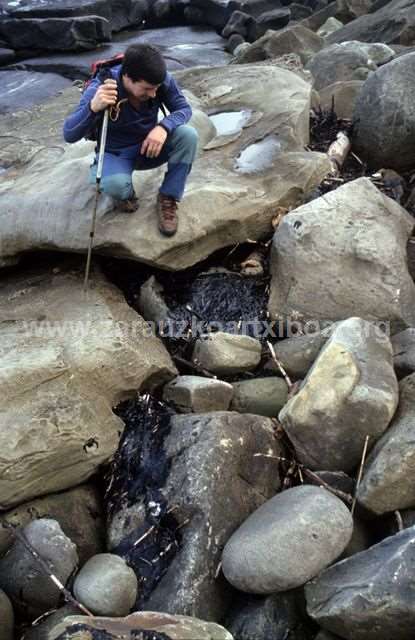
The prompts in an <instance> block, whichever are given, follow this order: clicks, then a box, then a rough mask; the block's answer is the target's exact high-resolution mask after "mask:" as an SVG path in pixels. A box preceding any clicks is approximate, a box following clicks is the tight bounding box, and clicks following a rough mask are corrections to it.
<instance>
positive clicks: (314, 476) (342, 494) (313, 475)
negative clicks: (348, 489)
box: [301, 466, 353, 504]
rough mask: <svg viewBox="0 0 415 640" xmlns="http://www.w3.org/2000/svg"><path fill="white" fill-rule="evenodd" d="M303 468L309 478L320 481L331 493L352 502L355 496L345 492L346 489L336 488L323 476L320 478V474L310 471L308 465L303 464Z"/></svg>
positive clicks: (349, 502)
mask: <svg viewBox="0 0 415 640" xmlns="http://www.w3.org/2000/svg"><path fill="white" fill-rule="evenodd" d="M301 468H302V470H303V473H304V475H305V476H308V477H309V478H311V479H312V480H314V481H315V482H318V484H319V485H320V486H321V487H324V489H327V491H330V492H331V493H333V494H334V495H335V496H337V497H338V498H340V499H341V500H344V502H347V503H348V504H352V501H353V498H352V496H351V495H350V494H349V493H345V492H344V491H341V490H340V489H334V488H333V487H331V486H330V485H329V484H328V483H327V482H325V481H324V480H323V479H322V478H320V476H318V475H317V474H316V473H313V471H310V469H307V468H306V467H303V466H301Z"/></svg>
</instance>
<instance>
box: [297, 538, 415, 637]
mask: <svg viewBox="0 0 415 640" xmlns="http://www.w3.org/2000/svg"><path fill="white" fill-rule="evenodd" d="M414 546H415V527H411V528H410V529H405V530H404V531H401V532H400V533H397V534H396V535H394V536H391V537H390V538H386V539H385V540H383V542H381V543H379V544H376V545H374V546H373V547H371V548H370V549H368V550H367V551H363V552H362V553H358V554H356V555H354V556H352V557H351V558H347V559H346V560H343V561H342V562H338V563H336V564H335V565H333V566H332V567H330V568H329V569H326V571H324V572H323V573H321V574H320V575H319V576H317V578H315V579H314V580H312V581H311V582H310V583H309V584H308V585H306V599H307V611H308V613H309V615H310V616H311V617H312V618H313V619H314V620H315V621H316V622H318V624H320V625H321V626H322V627H324V629H327V630H328V631H330V632H332V633H335V634H338V635H339V636H340V637H341V638H345V639H346V640H390V639H391V638H394V639H395V640H412V638H413V630H414V625H415V600H414V598H413V597H412V594H413V589H414V586H413V563H414Z"/></svg>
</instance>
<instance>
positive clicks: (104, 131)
mask: <svg viewBox="0 0 415 640" xmlns="http://www.w3.org/2000/svg"><path fill="white" fill-rule="evenodd" d="M108 115H109V110H108V109H105V113H104V120H103V122H102V129H101V137H100V141H99V155H98V167H97V177H96V181H97V182H100V181H101V176H102V167H103V165H104V154H105V143H106V140H107V130H108Z"/></svg>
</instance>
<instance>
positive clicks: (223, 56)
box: [17, 26, 230, 80]
mask: <svg viewBox="0 0 415 640" xmlns="http://www.w3.org/2000/svg"><path fill="white" fill-rule="evenodd" d="M138 42H148V43H151V44H154V45H155V46H157V47H159V48H160V50H161V51H162V52H163V55H164V57H165V59H166V63H167V68H168V69H169V71H174V70H178V69H183V68H187V67H192V66H195V65H196V64H198V65H206V66H211V65H221V64H226V63H227V62H228V60H229V59H230V56H229V54H228V53H226V52H225V49H224V46H225V42H224V40H223V39H222V38H221V37H220V36H219V35H217V34H216V33H214V32H212V31H210V30H208V29H206V28H205V27H202V26H194V27H180V26H178V27H171V28H169V29H168V30H166V29H145V30H139V31H137V30H136V31H134V30H127V31H123V32H121V33H119V34H116V35H114V36H113V38H112V42H111V43H108V44H103V45H102V46H101V47H100V49H99V50H94V51H85V52H82V51H81V52H77V53H63V52H61V53H49V55H47V56H45V55H43V56H33V55H31V56H29V57H27V56H26V57H25V58H24V59H23V60H20V61H19V62H18V65H17V66H18V68H19V69H24V70H28V71H42V72H53V73H59V74H62V75H63V76H65V77H67V78H70V79H71V80H76V79H79V78H88V77H89V75H90V73H91V64H92V63H93V62H95V61H96V60H97V59H98V58H99V59H107V58H111V57H112V56H114V55H117V54H118V53H123V52H124V51H125V49H126V48H127V47H128V46H129V45H131V44H134V43H138Z"/></svg>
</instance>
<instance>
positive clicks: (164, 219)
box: [157, 193, 178, 236]
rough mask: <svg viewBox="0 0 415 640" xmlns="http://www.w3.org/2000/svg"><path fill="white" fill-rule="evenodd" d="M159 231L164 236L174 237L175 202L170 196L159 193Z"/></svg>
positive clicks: (175, 223)
mask: <svg viewBox="0 0 415 640" xmlns="http://www.w3.org/2000/svg"><path fill="white" fill-rule="evenodd" d="M157 214H158V219H159V231H160V233H162V234H163V235H164V236H174V234H175V233H176V231H177V224H178V220H177V201H176V200H175V199H174V198H173V197H172V196H165V195H164V194H163V193H159V195H158V198H157Z"/></svg>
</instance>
